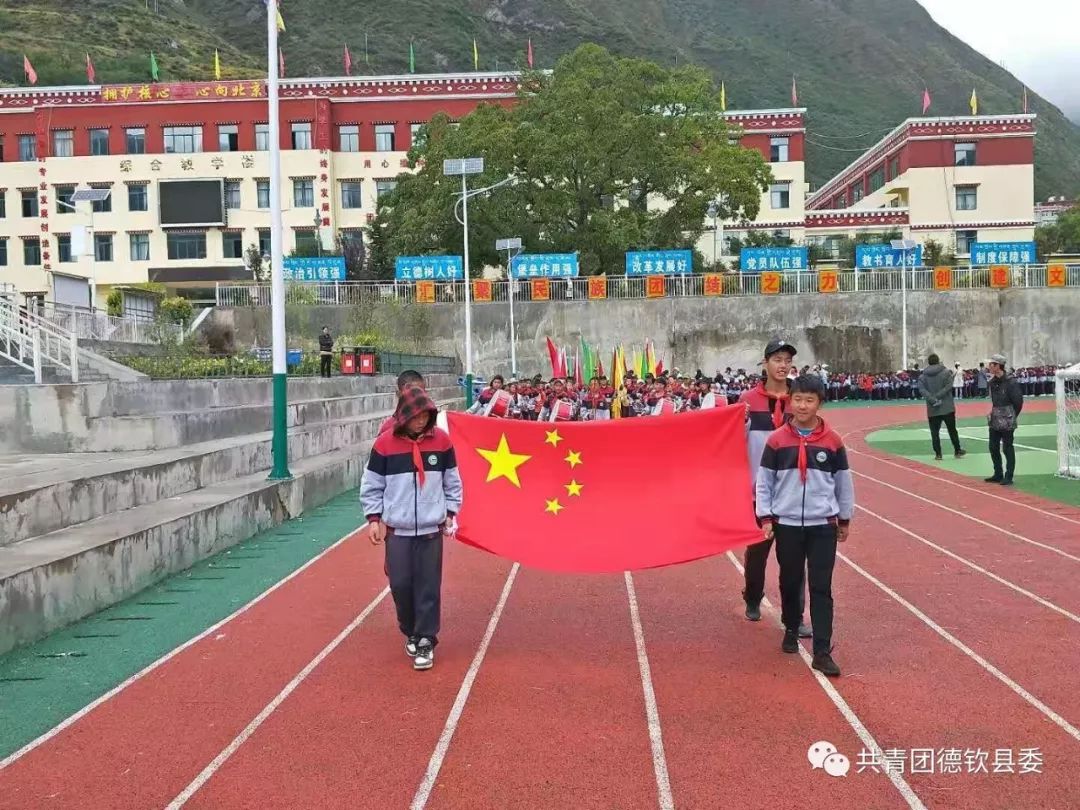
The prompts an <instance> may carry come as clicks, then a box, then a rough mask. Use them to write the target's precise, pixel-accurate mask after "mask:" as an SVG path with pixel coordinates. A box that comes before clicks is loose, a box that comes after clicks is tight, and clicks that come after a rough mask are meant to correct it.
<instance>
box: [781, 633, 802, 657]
mask: <svg viewBox="0 0 1080 810" xmlns="http://www.w3.org/2000/svg"><path fill="white" fill-rule="evenodd" d="M780 649H781V650H783V651H784V652H786V653H797V652H798V651H799V633H798V631H796V630H785V631H784V643H783V644H781V645H780Z"/></svg>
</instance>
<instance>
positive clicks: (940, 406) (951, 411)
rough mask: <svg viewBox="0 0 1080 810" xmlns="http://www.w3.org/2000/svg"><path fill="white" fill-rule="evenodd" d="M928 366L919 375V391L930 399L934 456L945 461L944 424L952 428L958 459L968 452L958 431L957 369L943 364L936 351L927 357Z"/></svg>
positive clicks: (950, 435)
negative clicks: (955, 389)
mask: <svg viewBox="0 0 1080 810" xmlns="http://www.w3.org/2000/svg"><path fill="white" fill-rule="evenodd" d="M926 362H927V364H928V368H927V369H926V371H924V372H923V373H922V374H921V375H920V376H919V393H920V394H922V397H923V399H925V400H926V416H927V418H928V419H929V421H930V442H931V443H932V444H933V446H934V458H935V459H936V460H937V461H941V425H942V424H944V425H945V429H946V430H948V431H949V440H950V441H951V442H952V446H953V452H954V453H956V457H957V458H963V457H964V456H966V455H967V453H965V452H964V449H963V448H962V447H960V436H959V435H958V434H957V432H956V402H955V400H954V398H953V397H954V394H955V392H954V387H955V386H954V385H953V383H954V380H955V376H954V374H953V372H951V371H949V370H948V369H947V368H945V366H943V365H942V364H941V359H940V358H939V357H938V356H937V355H936V354H932V355H930V356H929V357H928V358H926Z"/></svg>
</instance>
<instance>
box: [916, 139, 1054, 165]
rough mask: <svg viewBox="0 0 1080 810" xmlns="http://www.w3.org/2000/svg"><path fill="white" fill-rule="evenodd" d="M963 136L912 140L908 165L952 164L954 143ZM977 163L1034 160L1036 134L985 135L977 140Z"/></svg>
mask: <svg viewBox="0 0 1080 810" xmlns="http://www.w3.org/2000/svg"><path fill="white" fill-rule="evenodd" d="M964 142H965V141H964V140H963V139H961V140H941V139H938V140H928V141H911V142H910V143H908V144H907V145H906V146H905V147H904V155H905V157H906V158H907V163H908V167H909V168H912V169H925V168H934V167H939V166H945V167H952V166H953V165H954V164H955V157H954V147H955V145H956V144H958V143H964ZM973 143H974V144H975V165H976V166H1016V165H1026V164H1029V163H1031V164H1034V162H1035V139H1034V138H986V139H984V140H975V141H973Z"/></svg>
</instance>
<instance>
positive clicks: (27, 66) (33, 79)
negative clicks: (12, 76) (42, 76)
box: [22, 54, 37, 84]
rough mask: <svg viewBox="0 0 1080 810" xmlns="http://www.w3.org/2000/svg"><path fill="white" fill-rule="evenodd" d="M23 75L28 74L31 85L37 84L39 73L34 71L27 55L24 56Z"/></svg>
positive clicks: (27, 78)
mask: <svg viewBox="0 0 1080 810" xmlns="http://www.w3.org/2000/svg"><path fill="white" fill-rule="evenodd" d="M22 64H23V73H25V74H26V80H27V81H28V82H30V84H37V71H36V70H34V66H33V65H31V64H30V59H29V57H28V56H27V55H26V54H23V58H22Z"/></svg>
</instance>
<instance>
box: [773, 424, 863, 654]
mask: <svg viewBox="0 0 1080 810" xmlns="http://www.w3.org/2000/svg"><path fill="white" fill-rule="evenodd" d="M756 492H757V514H758V517H759V518H760V519H761V520H762V522H764V523H772V524H773V530H774V532H775V537H776V560H777V562H778V563H779V564H780V598H781V613H782V618H783V622H784V627H785V629H787V630H791V631H794V630H797V629H798V626H799V621H800V620H801V618H802V607H801V604H800V601H801V597H802V578H803V572H804V571H807V578H808V579H809V582H810V621H811V624H813V627H814V653H815V654H817V653H827V652H829V651H830V650H831V649H832V619H833V599H832V571H833V565H834V564H835V562H836V527H837V525H838V524H840V525H846V524H847V523H848V522H849V521H850V520H851V517H852V513H853V512H854V510H855V489H854V485H853V484H852V479H851V470H850V469H849V468H848V460H847V450H846V449H845V448H844V443H843V441H842V440H841V439H840V436H838V435H837V434H836V433H835V432H834V431H833V430H831V429H830V428H829V426H828V425H826V424H825V422H824V420H819V422H818V426H817V427H816V428H814V430H813V431H811V432H810V433H809V434H808V435H802V434H801V433H800V432H799V430H798V429H797V428H796V427H795V425H794V424H792V423H790V422H789V423H788V424H786V425H784V426H783V427H782V428H780V429H779V430H777V431H775V432H773V433H772V434H771V435H770V436H769V438H768V441H766V442H765V449H764V451H763V452H762V454H761V466H760V467H759V469H758V474H757V489H756Z"/></svg>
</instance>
